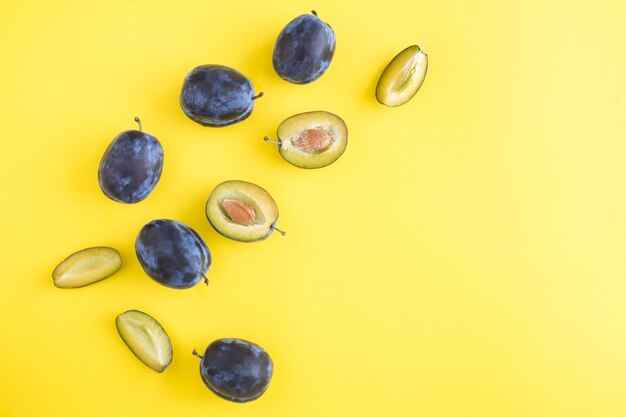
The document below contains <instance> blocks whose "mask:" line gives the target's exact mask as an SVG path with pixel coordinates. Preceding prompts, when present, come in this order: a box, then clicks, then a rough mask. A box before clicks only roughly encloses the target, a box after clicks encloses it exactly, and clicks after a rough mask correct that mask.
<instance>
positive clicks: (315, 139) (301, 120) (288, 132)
mask: <svg viewBox="0 0 626 417" xmlns="http://www.w3.org/2000/svg"><path fill="white" fill-rule="evenodd" d="M277 135H278V142H273V141H271V140H269V138H268V137H265V140H266V141H268V142H271V143H276V144H278V151H279V152H280V155H281V156H282V157H283V159H284V160H285V161H287V162H289V163H290V164H292V165H294V166H297V167H298V168H305V169H313V168H323V167H325V166H328V165H330V164H332V163H333V162H335V161H336V160H337V159H339V157H340V156H341V155H342V154H343V153H344V151H345V150H346V146H348V127H347V126H346V123H345V122H344V121H343V119H342V118H341V117H339V116H337V115H336V114H333V113H330V112H327V111H322V110H319V111H311V112H306V113H299V114H296V115H293V116H291V117H289V118H287V119H285V120H284V121H283V122H282V123H281V124H280V125H279V126H278V131H277Z"/></svg>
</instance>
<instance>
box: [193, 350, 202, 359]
mask: <svg viewBox="0 0 626 417" xmlns="http://www.w3.org/2000/svg"><path fill="white" fill-rule="evenodd" d="M191 354H192V355H193V356H197V357H199V358H200V359H202V355H201V354H199V353H198V351H197V350H195V349H194V350H193V352H191Z"/></svg>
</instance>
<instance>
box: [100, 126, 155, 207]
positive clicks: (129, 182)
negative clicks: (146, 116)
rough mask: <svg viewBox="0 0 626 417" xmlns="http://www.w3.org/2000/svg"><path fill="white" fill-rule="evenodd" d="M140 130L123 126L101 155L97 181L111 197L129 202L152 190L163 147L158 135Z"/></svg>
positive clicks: (144, 196) (135, 201)
mask: <svg viewBox="0 0 626 417" xmlns="http://www.w3.org/2000/svg"><path fill="white" fill-rule="evenodd" d="M135 122H137V124H138V125H139V130H126V131H124V132H122V133H120V134H119V135H117V136H116V137H115V139H113V141H112V142H111V144H110V145H109V147H108V148H107V150H106V151H105V152H104V155H103V156H102V160H101V161H100V166H99V168H98V182H99V183H100V188H101V189H102V192H103V193H104V194H105V195H106V196H107V197H109V198H110V199H111V200H114V201H117V202H120V203H126V204H132V203H138V202H139V201H141V200H143V199H145V198H146V197H148V195H150V193H151V192H152V191H153V190H154V188H155V187H156V185H157V183H158V182H159V179H160V178H161V172H162V171H163V147H162V146H161V143H160V142H159V140H158V139H157V138H155V137H154V136H152V135H150V134H148V133H146V132H144V131H143V130H142V127H141V121H140V120H139V118H138V117H135Z"/></svg>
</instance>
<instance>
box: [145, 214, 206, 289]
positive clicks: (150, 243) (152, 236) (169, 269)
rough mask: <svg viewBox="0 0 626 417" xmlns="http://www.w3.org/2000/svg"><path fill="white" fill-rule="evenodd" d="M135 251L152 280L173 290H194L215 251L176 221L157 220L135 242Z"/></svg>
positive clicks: (188, 228) (190, 229)
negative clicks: (192, 288)
mask: <svg viewBox="0 0 626 417" xmlns="http://www.w3.org/2000/svg"><path fill="white" fill-rule="evenodd" d="M135 252H136V253H137V258H138V259H139V263H140V264H141V266H142V268H143V270H144V271H145V272H146V274H148V276H149V277H150V278H152V279H153V280H155V281H156V282H158V283H159V284H161V285H165V286H166V287H170V288H177V289H183V288H191V287H193V286H194V285H196V284H197V283H198V282H200V280H201V279H203V278H204V280H205V282H206V283H207V284H208V280H207V279H206V276H205V274H206V273H207V272H208V270H209V267H210V266H211V252H210V251H209V248H208V247H207V245H206V243H204V240H202V238H201V237H200V236H199V235H198V234H197V233H196V232H195V231H194V230H193V229H192V228H191V227H189V226H187V225H186V224H184V223H181V222H178V221H176V220H166V219H162V220H153V221H151V222H150V223H148V224H146V225H145V226H144V227H143V228H142V229H141V231H140V232H139V234H138V235H137V240H136V241H135Z"/></svg>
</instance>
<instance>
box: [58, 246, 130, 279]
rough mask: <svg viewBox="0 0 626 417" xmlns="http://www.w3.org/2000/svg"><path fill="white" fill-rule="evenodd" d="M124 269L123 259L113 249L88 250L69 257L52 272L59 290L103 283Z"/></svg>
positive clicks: (102, 247) (104, 247)
mask: <svg viewBox="0 0 626 417" xmlns="http://www.w3.org/2000/svg"><path fill="white" fill-rule="evenodd" d="M121 267H122V257H121V256H120V253H119V252H118V251H116V250H115V249H113V248H109V247H106V246H99V247H95V248H87V249H83V250H81V251H78V252H76V253H73V254H72V255H70V256H68V257H67V258H66V259H65V260H64V261H63V262H61V263H60V264H59V265H57V267H56V268H54V271H52V281H53V282H54V285H55V286H56V287H58V288H80V287H84V286H86V285H90V284H93V283H96V282H98V281H102V280H103V279H105V278H107V277H110V276H111V275H113V274H114V273H116V272H117V271H118V270H119V269H120V268H121Z"/></svg>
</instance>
